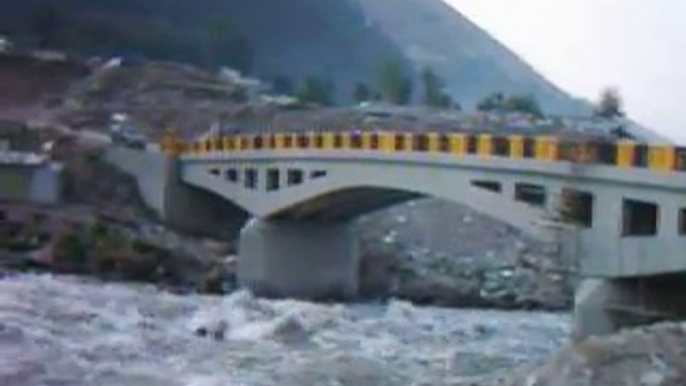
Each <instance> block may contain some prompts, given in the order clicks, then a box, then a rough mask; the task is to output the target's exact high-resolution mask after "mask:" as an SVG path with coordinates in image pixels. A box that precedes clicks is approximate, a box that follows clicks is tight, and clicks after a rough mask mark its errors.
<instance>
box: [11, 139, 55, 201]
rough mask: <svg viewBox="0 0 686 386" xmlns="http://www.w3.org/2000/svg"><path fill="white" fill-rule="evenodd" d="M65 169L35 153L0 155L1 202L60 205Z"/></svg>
mask: <svg viewBox="0 0 686 386" xmlns="http://www.w3.org/2000/svg"><path fill="white" fill-rule="evenodd" d="M61 191H62V165H60V164H59V163H54V162H51V161H50V160H48V159H47V158H46V157H43V156H41V155H38V154H34V153H24V152H11V151H0V201H7V202H12V201H27V202H33V203H38V204H57V203H58V202H59V201H60V198H61Z"/></svg>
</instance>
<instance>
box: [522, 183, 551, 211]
mask: <svg viewBox="0 0 686 386" xmlns="http://www.w3.org/2000/svg"><path fill="white" fill-rule="evenodd" d="M546 199H547V193H546V189H545V187H544V186H541V185H534V184H525V183H519V184H516V185H515V200H517V201H521V202H526V203H527V204H531V205H536V206H544V205H545V203H546Z"/></svg>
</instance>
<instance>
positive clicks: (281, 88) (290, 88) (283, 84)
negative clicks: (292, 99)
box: [272, 75, 295, 95]
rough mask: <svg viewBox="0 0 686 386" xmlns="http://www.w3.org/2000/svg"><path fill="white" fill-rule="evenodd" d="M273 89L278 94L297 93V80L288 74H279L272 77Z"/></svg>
mask: <svg viewBox="0 0 686 386" xmlns="http://www.w3.org/2000/svg"><path fill="white" fill-rule="evenodd" d="M272 89H273V91H274V92H275V93H277V94H281V95H293V94H295V82H293V79H291V78H289V77H287V76H286V75H277V76H275V77H274V78H272Z"/></svg>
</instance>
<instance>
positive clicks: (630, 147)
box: [617, 141, 636, 168]
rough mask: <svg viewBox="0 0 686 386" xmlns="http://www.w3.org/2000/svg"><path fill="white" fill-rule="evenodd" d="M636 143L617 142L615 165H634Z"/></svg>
mask: <svg viewBox="0 0 686 386" xmlns="http://www.w3.org/2000/svg"><path fill="white" fill-rule="evenodd" d="M635 153H636V143H634V142H629V141H622V142H619V143H618V144H617V166H619V167H622V168H630V167H633V166H634V158H635Z"/></svg>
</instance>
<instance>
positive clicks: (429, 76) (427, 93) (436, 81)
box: [422, 67, 453, 108]
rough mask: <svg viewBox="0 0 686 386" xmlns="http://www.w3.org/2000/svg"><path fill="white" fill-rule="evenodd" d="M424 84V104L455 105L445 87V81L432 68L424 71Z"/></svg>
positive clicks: (437, 105)
mask: <svg viewBox="0 0 686 386" xmlns="http://www.w3.org/2000/svg"><path fill="white" fill-rule="evenodd" d="M422 82H423V85H424V104H425V105H427V106H431V107H441V108H449V107H452V105H453V99H452V97H451V96H450V95H448V94H447V93H446V92H445V91H444V89H445V81H444V80H443V78H441V77H440V76H439V75H438V74H436V73H435V72H434V70H433V69H431V68H428V67H427V68H424V71H422Z"/></svg>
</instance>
